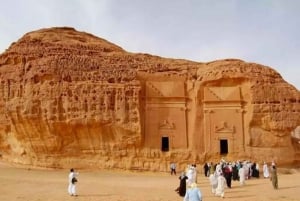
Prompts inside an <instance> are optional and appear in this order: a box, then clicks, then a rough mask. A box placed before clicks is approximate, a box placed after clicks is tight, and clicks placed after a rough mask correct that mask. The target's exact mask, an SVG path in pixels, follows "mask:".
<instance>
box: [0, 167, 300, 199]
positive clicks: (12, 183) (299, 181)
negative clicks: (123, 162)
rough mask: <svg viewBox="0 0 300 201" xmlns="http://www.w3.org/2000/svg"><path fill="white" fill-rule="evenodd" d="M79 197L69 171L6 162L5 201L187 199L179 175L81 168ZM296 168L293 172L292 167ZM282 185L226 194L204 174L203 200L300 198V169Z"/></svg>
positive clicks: (0, 174)
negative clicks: (72, 192)
mask: <svg viewBox="0 0 300 201" xmlns="http://www.w3.org/2000/svg"><path fill="white" fill-rule="evenodd" d="M78 171H79V176H78V180H79V182H78V184H77V187H76V188H77V193H78V196H77V197H72V196H69V195H68V193H67V186H68V173H69V171H68V170H50V169H33V168H28V167H17V166H13V165H8V164H5V163H2V162H0V201H21V200H22V201H24V200H26V201H69V200H70V201H71V200H72V201H73V200H75V201H181V200H182V198H181V197H179V196H178V194H177V193H176V192H175V191H174V189H175V188H176V187H177V186H178V184H179V179H178V176H179V175H177V176H171V175H170V174H169V173H161V172H159V173H153V172H129V171H108V170H78ZM289 172H291V171H289ZM278 177H279V189H278V190H274V189H273V188H272V184H271V182H270V181H269V180H268V179H262V178H261V179H250V180H247V181H246V185H245V186H242V187H241V186H239V183H238V182H233V185H232V188H231V189H226V191H225V198H224V199H222V198H220V197H215V196H213V195H212V194H211V191H210V186H209V182H208V179H207V177H204V176H203V175H202V174H200V173H199V174H198V184H199V187H200V189H201V191H202V194H203V197H204V198H203V201H217V200H226V201H269V200H272V201H300V173H299V171H293V173H289V174H283V173H280V174H279V175H278Z"/></svg>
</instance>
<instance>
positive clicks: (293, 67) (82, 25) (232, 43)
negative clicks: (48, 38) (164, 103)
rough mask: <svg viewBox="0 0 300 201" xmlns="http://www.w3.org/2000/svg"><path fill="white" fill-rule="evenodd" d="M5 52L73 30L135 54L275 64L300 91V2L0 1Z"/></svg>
mask: <svg viewBox="0 0 300 201" xmlns="http://www.w3.org/2000/svg"><path fill="white" fill-rule="evenodd" d="M0 3H1V8H2V9H1V12H0V26H1V31H0V36H1V40H0V52H4V51H5V49H7V48H8V47H9V45H10V44H11V43H12V42H15V41H17V40H18V39H19V38H20V37H22V36H23V35H24V34H25V33H27V32H30V31H34V30H37V29H41V28H48V27H58V26H68V27H74V28H75V29H77V30H79V31H85V32H89V33H92V34H94V35H96V36H98V37H101V38H105V39H107V40H109V41H111V42H113V43H115V44H117V45H119V46H121V47H122V48H123V49H125V50H127V51H130V52H144V53H149V54H154V55H159V56H163V57H170V58H184V59H189V60H193V61H199V62H208V61H213V60H217V59H225V58H237V59H242V60H245V61H247V62H255V63H260V64H263V65H266V66H270V67H272V68H273V69H275V70H276V71H277V72H279V73H280V74H281V75H282V76H283V78H284V79H285V80H286V81H287V82H289V83H290V84H292V85H294V86H295V87H296V88H297V89H298V90H299V89H300V77H299V76H300V67H299V59H298V58H299V56H300V55H299V53H300V51H299V50H300V39H299V37H300V12H299V11H300V1H298V0H151V1H150V0H147V1H146V0H145V1H143V0H9V1H6V0H0Z"/></svg>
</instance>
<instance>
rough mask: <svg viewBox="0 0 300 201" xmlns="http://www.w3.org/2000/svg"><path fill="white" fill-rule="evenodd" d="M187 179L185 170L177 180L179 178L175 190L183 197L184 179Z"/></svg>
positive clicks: (184, 189)
mask: <svg viewBox="0 0 300 201" xmlns="http://www.w3.org/2000/svg"><path fill="white" fill-rule="evenodd" d="M187 179H188V177H187V176H186V175H185V172H182V173H181V175H180V177H179V180H180V183H179V187H178V188H177V189H176V190H175V191H177V192H178V194H179V195H180V196H181V197H184V196H185V192H186V180H187Z"/></svg>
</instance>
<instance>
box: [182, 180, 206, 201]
mask: <svg viewBox="0 0 300 201" xmlns="http://www.w3.org/2000/svg"><path fill="white" fill-rule="evenodd" d="M183 201H202V193H201V191H200V189H199V188H198V186H197V184H196V183H192V184H191V185H190V188H188V189H187V191H186V193H185V196H184V199H183Z"/></svg>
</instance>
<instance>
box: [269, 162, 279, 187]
mask: <svg viewBox="0 0 300 201" xmlns="http://www.w3.org/2000/svg"><path fill="white" fill-rule="evenodd" d="M270 180H271V181H272V185H273V188H274V189H278V177H277V168H276V166H275V163H274V164H273V165H272V167H271V177H270Z"/></svg>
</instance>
